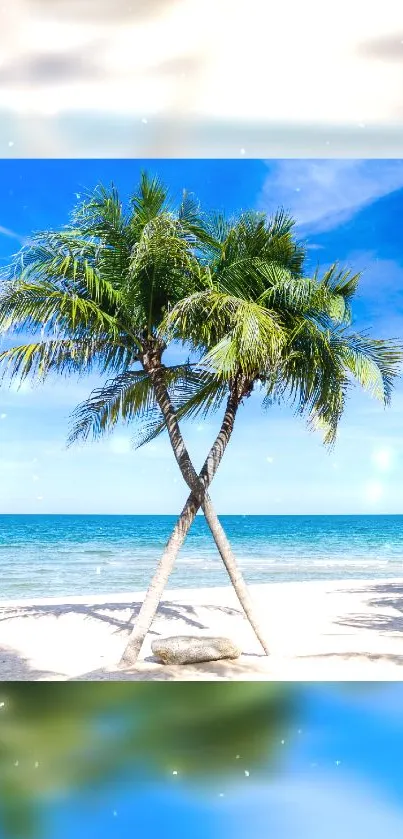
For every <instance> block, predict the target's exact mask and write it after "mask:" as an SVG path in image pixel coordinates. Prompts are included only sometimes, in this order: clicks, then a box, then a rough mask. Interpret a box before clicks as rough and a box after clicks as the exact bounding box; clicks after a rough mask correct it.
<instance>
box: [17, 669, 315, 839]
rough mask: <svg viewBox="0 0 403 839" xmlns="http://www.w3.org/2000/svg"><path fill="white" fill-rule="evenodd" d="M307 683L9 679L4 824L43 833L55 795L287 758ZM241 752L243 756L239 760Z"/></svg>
mask: <svg viewBox="0 0 403 839" xmlns="http://www.w3.org/2000/svg"><path fill="white" fill-rule="evenodd" d="M302 693H303V691H302V692H301V690H300V689H299V688H298V686H296V685H295V684H292V683H280V682H276V683H272V684H271V683H267V682H229V683H222V682H217V683H214V682H188V683H187V682H167V683H164V684H161V683H160V682H159V683H155V682H154V683H151V682H150V683H147V682H141V683H138V682H137V683H135V682H101V683H100V682H96V683H91V682H85V683H84V682H69V683H67V682H48V683H47V682H34V683H29V682H28V683H27V682H13V683H7V684H4V687H3V689H0V703H4V705H1V707H0V826H1V829H2V830H3V832H4V835H5V836H6V837H7V839H8V838H9V837H10V839H22V837H24V839H28V837H31V836H32V837H34V836H42V835H44V824H43V823H41V811H42V812H43V810H44V805H45V804H46V801H48V800H49V798H52V797H55V796H65V795H69V794H74V793H75V792H77V791H81V792H82V791H85V790H91V791H92V790H97V789H98V790H99V789H101V788H102V785H104V784H107V783H108V782H111V781H116V780H120V779H124V777H125V773H129V775H130V777H131V778H133V777H134V778H135V779H136V781H137V782H138V783H141V782H144V781H147V780H152V778H168V777H169V776H172V772H173V771H177V772H178V774H179V776H180V777H182V778H183V779H185V780H186V782H187V783H192V782H194V783H197V784H198V785H201V784H207V783H209V782H214V779H217V778H218V777H219V778H221V779H222V778H223V777H224V778H227V777H228V778H229V779H230V778H231V776H232V775H234V776H236V775H237V774H238V775H239V773H240V771H241V768H242V767H247V768H248V770H253V771H254V772H255V773H256V772H257V771H261V772H263V771H273V770H274V768H275V767H276V768H278V766H279V761H280V759H281V756H282V755H283V754H284V748H283V747H282V745H281V740H282V739H283V740H286V742H288V740H289V739H290V735H291V739H292V730H293V727H297V716H298V709H300V707H301V701H302ZM237 755H239V756H241V765H240V761H239V760H238V759H237Z"/></svg>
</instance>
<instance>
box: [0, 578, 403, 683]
mask: <svg viewBox="0 0 403 839" xmlns="http://www.w3.org/2000/svg"><path fill="white" fill-rule="evenodd" d="M249 589H250V592H251V595H252V598H253V601H254V603H255V605H256V611H257V614H258V615H259V617H260V619H261V623H262V626H263V628H264V631H265V635H266V637H267V639H268V642H269V646H270V649H271V651H272V653H271V655H270V656H264V655H263V654H262V651H261V649H260V647H259V644H258V642H257V640H256V638H255V636H254V634H253V632H252V630H251V628H250V626H249V624H248V622H247V621H246V619H245V617H244V616H243V613H242V611H241V608H240V605H239V602H238V600H237V597H236V595H235V592H234V591H233V589H232V587H231V586H225V587H224V586H223V587H213V586H212V587H207V588H197V589H185V588H180V589H167V590H166V592H165V594H164V597H163V600H162V602H161V605H160V609H159V611H158V615H157V617H156V620H155V622H154V624H153V626H152V627H151V632H150V633H149V635H148V636H147V639H146V641H145V643H144V646H143V650H142V653H141V657H140V659H139V662H138V664H137V666H136V668H135V669H133V670H130V671H129V670H119V668H118V661H119V659H120V656H121V654H122V652H123V648H124V646H125V642H126V638H127V635H128V633H129V631H130V625H131V623H132V622H133V620H135V617H136V614H137V613H138V610H139V608H140V606H141V603H142V600H143V597H144V591H134V592H119V593H117V594H99V595H79V596H75V595H72V596H68V597H63V596H59V597H44V598H32V599H31V598H30V599H28V598H27V599H18V600H15V599H9V600H3V601H0V681H12V680H16V681H18V680H31V681H36V680H39V681H40V680H63V681H64V680H69V679H73V680H90V681H91V680H94V681H98V680H127V679H130V680H148V679H156V680H161V679H163V680H166V679H169V680H171V679H172V680H176V679H179V680H200V679H201V680H217V679H218V680H229V679H236V680H279V681H283V680H284V681H288V680H290V681H308V680H309V681H339V680H344V681H350V680H353V681H361V680H364V681H366V680H374V681H378V680H380V681H395V680H399V681H400V680H403V577H394V578H384V579H379V578H377V579H367V580H362V579H353V580H352V579H348V580H332V581H323V580H320V581H310V580H309V581H304V582H270V583H260V584H251V585H250V586H249ZM178 634H192V635H195V634H196V635H200V636H203V635H225V636H228V637H230V638H231V639H232V640H233V641H234V642H235V643H237V644H238V645H239V646H240V647H241V649H242V655H241V657H240V659H238V660H236V661H233V662H230V661H222V662H215V663H207V664H203V665H196V666H190V665H186V666H175V667H166V666H164V665H160V664H158V663H157V662H156V661H155V659H154V657H153V656H152V653H151V641H152V639H153V638H155V637H156V636H161V637H166V636H168V635H178Z"/></svg>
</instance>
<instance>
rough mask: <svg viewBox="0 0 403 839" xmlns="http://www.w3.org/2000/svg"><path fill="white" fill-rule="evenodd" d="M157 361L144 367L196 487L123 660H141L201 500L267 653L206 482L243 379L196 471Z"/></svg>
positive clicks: (229, 426)
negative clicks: (166, 586) (142, 647)
mask: <svg viewBox="0 0 403 839" xmlns="http://www.w3.org/2000/svg"><path fill="white" fill-rule="evenodd" d="M153 361H154V364H153V365H148V364H147V361H146V363H145V364H144V367H145V369H147V367H148V370H147V372H149V373H150V375H151V377H152V380H153V384H154V388H155V393H156V397H157V401H158V404H159V406H160V409H161V411H162V413H163V416H164V419H165V421H166V425H167V429H168V433H169V437H170V441H171V444H172V448H173V451H174V454H175V458H176V460H177V462H178V465H179V468H180V470H181V473H182V475H183V477H184V479H185V481H186V483H187V484H188V485H189V486H191V488H192V487H193V491H192V494H191V495H190V496H189V498H188V501H187V502H186V505H185V507H184V508H183V510H182V513H181V516H180V518H179V519H178V521H177V523H176V525H175V528H174V531H173V533H172V536H171V538H170V539H169V541H168V543H167V546H166V548H165V550H164V554H163V556H162V558H161V560H160V562H159V564H158V569H157V572H156V574H155V575H154V577H153V580H152V583H151V585H150V587H149V589H148V591H147V594H146V597H145V600H144V603H143V606H142V608H141V610H140V613H139V616H138V619H137V621H136V626H135V628H134V630H133V632H132V635H131V636H130V638H129V642H128V645H127V647H126V650H125V652H124V654H123V657H122V664H130V665H131V666H133V665H134V664H135V662H136V661H137V657H138V655H139V653H140V650H141V646H142V643H143V640H144V638H145V636H146V634H147V632H148V630H149V628H150V626H151V624H152V621H153V619H154V616H155V614H156V611H157V609H158V605H159V599H160V597H161V594H162V592H163V590H164V588H165V585H166V583H167V581H168V578H169V575H170V573H171V571H172V568H173V565H174V562H175V559H176V556H177V554H178V552H179V550H180V548H181V546H182V544H183V542H184V540H185V537H186V535H187V533H188V531H189V529H190V526H191V524H192V522H193V520H194V518H195V516H196V513H197V511H198V509H199V508H200V506H201V507H202V509H203V512H204V514H205V517H206V521H207V523H208V525H209V527H210V530H211V532H212V535H213V538H214V541H215V543H216V545H217V548H218V550H219V552H220V555H221V557H222V559H223V562H224V565H225V567H226V569H227V572H228V575H229V577H230V580H231V583H232V585H233V587H234V589H235V592H236V594H237V597H238V600H239V602H240V604H241V606H242V608H243V610H244V612H245V615H246V617H247V619H248V620H249V622H250V624H251V626H252V629H253V630H254V632H255V634H256V637H257V638H258V640H259V642H260V644H261V645H262V647H263V649H264V651H265V653H266V654H268V653H269V648H268V645H267V642H266V640H265V638H264V634H263V632H262V631H261V629H260V626H259V622H258V620H257V618H256V617H255V614H254V607H253V603H252V601H251V598H250V595H249V592H248V589H247V586H246V583H245V581H244V579H243V577H242V574H241V572H240V570H239V568H238V567H237V564H236V560H235V557H234V555H233V553H232V550H231V547H230V544H229V542H228V539H227V538H226V536H225V533H224V530H223V528H222V526H221V523H220V521H219V519H218V516H217V515H216V513H215V511H214V508H213V505H212V503H211V501H210V498H209V496H208V495H207V488H208V486H209V485H210V483H211V481H212V479H213V477H214V475H215V473H216V471H217V469H218V466H219V464H220V462H221V459H222V457H223V454H224V451H225V449H226V446H227V445H228V442H229V439H230V436H231V433H232V430H233V426H234V422H235V416H236V412H237V409H238V407H239V402H240V396H239V388H238V385H237V383H235V384H234V387H233V388H232V389H231V392H230V395H229V397H228V402H227V408H226V412H225V415H224V418H223V422H222V425H221V429H220V432H219V434H218V436H217V438H216V440H215V442H214V444H213V446H212V448H211V450H210V452H209V454H208V456H207V458H206V460H205V463H204V466H203V469H202V470H201V472H200V475H197V473H196V471H195V469H194V467H193V464H192V462H191V460H190V457H189V454H188V452H187V449H186V446H185V443H184V440H183V438H182V435H181V432H180V429H179V424H178V421H177V418H176V413H175V409H174V407H173V405H172V403H171V400H170V397H169V393H168V391H167V388H166V385H165V380H164V373H163V369H164V368H163V366H162V365H161V362H160V361H159V362H158V361H157V363H155V357H154V359H153ZM193 507H195V510H194V513H193V514H192V511H193Z"/></svg>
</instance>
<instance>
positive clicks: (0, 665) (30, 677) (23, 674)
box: [0, 646, 58, 682]
mask: <svg viewBox="0 0 403 839" xmlns="http://www.w3.org/2000/svg"><path fill="white" fill-rule="evenodd" d="M48 678H52V679H58V676H57V675H56V674H55V673H54V672H50V671H47V670H38V669H37V668H35V667H31V665H30V663H29V661H28V659H26V658H24V656H22V655H21V654H20V653H19V652H18V651H17V650H13V649H12V648H11V647H3V646H0V681H1V682H37V681H41V680H42V679H48Z"/></svg>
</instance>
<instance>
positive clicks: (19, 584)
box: [0, 515, 403, 600]
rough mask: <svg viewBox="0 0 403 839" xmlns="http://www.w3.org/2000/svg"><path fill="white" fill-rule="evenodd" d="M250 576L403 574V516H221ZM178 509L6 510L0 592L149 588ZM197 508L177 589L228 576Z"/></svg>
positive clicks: (0, 529) (0, 536)
mask: <svg viewBox="0 0 403 839" xmlns="http://www.w3.org/2000/svg"><path fill="white" fill-rule="evenodd" d="M221 521H222V524H223V525H224V527H225V530H226V532H227V535H228V537H229V539H230V541H231V544H232V547H233V550H234V553H235V555H236V557H237V559H238V560H239V563H240V565H241V567H242V570H243V573H244V575H245V577H246V579H247V581H248V582H249V583H270V582H285V581H290V580H294V581H301V580H341V579H372V578H377V579H379V578H387V577H389V578H391V577H399V576H402V577H403V516H221ZM174 523H175V517H174V516H95V515H92V516H86V515H82V516H79V515H74V516H73V515H2V516H0V600H5V599H11V598H33V597H53V596H60V595H81V594H84V595H85V594H98V593H118V592H126V591H135V590H142V589H144V588H146V586H147V584H148V582H149V579H150V575H151V574H152V572H153V570H154V568H155V564H156V561H157V560H158V557H159V556H160V555H161V551H162V550H163V547H164V544H165V542H166V540H167V538H168V536H169V534H170V531H171V529H172V527H173V526H174ZM227 584H228V578H227V575H226V573H225V570H224V568H223V566H222V563H221V560H220V558H219V557H218V554H217V552H216V548H215V545H214V543H213V541H212V538H211V536H210V533H209V531H208V529H207V527H206V524H205V522H204V519H203V518H202V517H201V516H200V517H199V516H198V517H197V519H196V521H195V522H194V524H193V527H192V529H191V531H190V533H189V536H188V538H187V540H186V543H185V545H184V547H183V548H182V551H181V553H180V555H179V558H178V561H177V565H176V569H175V571H174V573H173V575H172V577H171V580H170V587H172V588H182V587H185V588H199V587H206V586H218V585H227Z"/></svg>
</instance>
